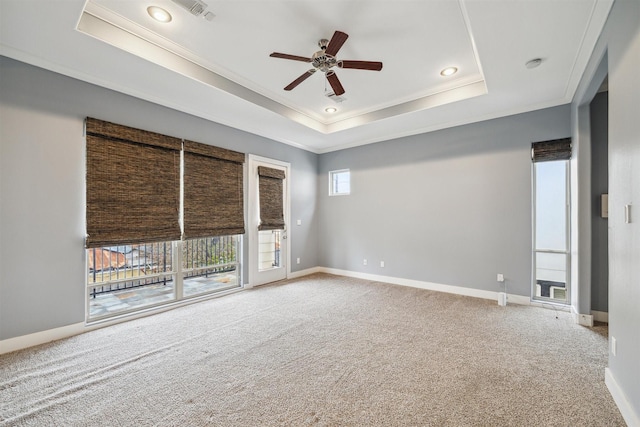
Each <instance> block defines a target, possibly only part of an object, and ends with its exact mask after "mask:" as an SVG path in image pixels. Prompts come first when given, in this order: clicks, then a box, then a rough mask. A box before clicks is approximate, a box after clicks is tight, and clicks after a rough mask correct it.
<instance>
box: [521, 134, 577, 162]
mask: <svg viewBox="0 0 640 427" xmlns="http://www.w3.org/2000/svg"><path fill="white" fill-rule="evenodd" d="M531 159H532V160H533V161H534V162H550V161H553V160H570V159H571V138H564V139H554V140H551V141H541V142H534V143H532V144H531Z"/></svg>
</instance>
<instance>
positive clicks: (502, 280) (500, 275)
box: [498, 273, 504, 282]
mask: <svg viewBox="0 0 640 427" xmlns="http://www.w3.org/2000/svg"><path fill="white" fill-rule="evenodd" d="M498 282H504V274H502V273H498Z"/></svg>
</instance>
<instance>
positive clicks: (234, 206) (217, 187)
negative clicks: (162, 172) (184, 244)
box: [183, 141, 245, 239]
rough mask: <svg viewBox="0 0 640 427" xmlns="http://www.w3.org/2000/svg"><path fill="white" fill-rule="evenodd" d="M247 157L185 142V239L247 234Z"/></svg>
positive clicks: (229, 151) (217, 148)
mask: <svg viewBox="0 0 640 427" xmlns="http://www.w3.org/2000/svg"><path fill="white" fill-rule="evenodd" d="M244 158H245V155H244V154H243V153H238V152H236V151H231V150H226V149H224V148H219V147H213V146H210V145H206V144H200V143H198V142H193V141H185V142H184V217H183V224H184V237H185V238H187V239H190V238H197V237H206V236H227V235H233V234H244V193H243V188H242V184H243V163H244Z"/></svg>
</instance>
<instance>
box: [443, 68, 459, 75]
mask: <svg viewBox="0 0 640 427" xmlns="http://www.w3.org/2000/svg"><path fill="white" fill-rule="evenodd" d="M457 72H458V68H457V67H447V68H445V69H444V70H442V71H440V75H441V76H443V77H449V76H453V75H454V74H455V73H457Z"/></svg>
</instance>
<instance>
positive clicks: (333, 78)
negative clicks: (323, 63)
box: [326, 71, 344, 96]
mask: <svg viewBox="0 0 640 427" xmlns="http://www.w3.org/2000/svg"><path fill="white" fill-rule="evenodd" d="M326 75H327V80H329V84H330V85H331V89H333V93H335V94H336V95H337V96H340V95H342V94H343V93H344V88H343V87H342V84H341V83H340V80H339V79H338V76H337V75H336V73H334V72H333V71H327V73H326Z"/></svg>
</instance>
